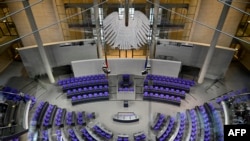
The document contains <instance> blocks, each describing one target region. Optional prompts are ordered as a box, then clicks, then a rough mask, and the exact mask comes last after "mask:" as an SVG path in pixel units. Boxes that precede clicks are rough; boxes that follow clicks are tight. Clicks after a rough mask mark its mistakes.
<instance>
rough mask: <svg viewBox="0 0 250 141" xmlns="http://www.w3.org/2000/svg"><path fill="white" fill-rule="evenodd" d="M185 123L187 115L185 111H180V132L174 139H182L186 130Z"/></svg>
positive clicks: (179, 140)
mask: <svg viewBox="0 0 250 141" xmlns="http://www.w3.org/2000/svg"><path fill="white" fill-rule="evenodd" d="M185 124H186V115H185V114H184V113H180V125H179V130H178V133H177V135H176V137H175V139H174V141H181V140H182V138H183V134H184V130H185Z"/></svg>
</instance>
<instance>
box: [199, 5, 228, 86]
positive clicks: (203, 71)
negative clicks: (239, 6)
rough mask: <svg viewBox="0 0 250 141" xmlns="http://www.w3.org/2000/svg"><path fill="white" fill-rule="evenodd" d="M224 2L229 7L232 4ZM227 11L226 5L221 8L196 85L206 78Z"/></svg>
mask: <svg viewBox="0 0 250 141" xmlns="http://www.w3.org/2000/svg"><path fill="white" fill-rule="evenodd" d="M225 2H226V3H228V4H229V5H231V3H232V1H231V0H227V1H225ZM229 9H230V7H229V6H228V5H224V6H223V9H222V11H221V15H220V18H219V21H218V23H217V27H216V30H215V32H214V36H213V38H212V41H211V43H210V47H209V50H208V53H207V56H206V58H205V61H204V63H203V65H202V68H201V71H200V75H199V78H198V83H203V81H204V78H205V76H206V73H207V70H208V67H209V64H210V62H211V60H212V57H213V55H214V49H215V47H216V44H217V41H218V39H219V36H220V32H219V31H221V30H222V28H223V24H224V22H225V20H226V17H227V14H228V11H229Z"/></svg>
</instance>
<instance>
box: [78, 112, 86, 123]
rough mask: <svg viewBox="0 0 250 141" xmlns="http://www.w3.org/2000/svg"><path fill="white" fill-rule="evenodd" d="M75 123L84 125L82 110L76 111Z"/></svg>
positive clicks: (84, 119)
mask: <svg viewBox="0 0 250 141" xmlns="http://www.w3.org/2000/svg"><path fill="white" fill-rule="evenodd" d="M77 124H78V125H82V126H85V125H86V115H85V112H84V111H83V112H78V113H77Z"/></svg>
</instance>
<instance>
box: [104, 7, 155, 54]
mask: <svg viewBox="0 0 250 141" xmlns="http://www.w3.org/2000/svg"><path fill="white" fill-rule="evenodd" d="M103 31H104V39H105V42H106V43H107V44H109V45H110V46H111V47H112V48H119V49H122V50H129V49H138V48H139V47H141V46H143V45H145V44H146V43H147V42H148V34H149V31H150V22H149V20H148V18H147V17H146V16H145V15H144V14H143V13H142V12H140V11H135V12H134V18H133V19H132V18H130V19H129V22H128V26H125V18H122V19H119V15H118V12H113V13H111V14H109V15H108V16H107V17H106V18H105V19H104V20H103Z"/></svg>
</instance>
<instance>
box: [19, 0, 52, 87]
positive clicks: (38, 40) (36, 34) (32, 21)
mask: <svg viewBox="0 0 250 141" xmlns="http://www.w3.org/2000/svg"><path fill="white" fill-rule="evenodd" d="M22 3H23V6H24V7H27V8H26V9H25V12H26V15H27V17H28V20H29V24H30V26H31V29H32V31H33V32H34V34H33V35H34V37H35V40H36V43H37V46H38V51H39V53H40V55H41V58H42V62H43V65H44V68H45V70H46V73H47V75H48V77H49V80H50V82H51V83H55V79H54V76H53V74H52V70H51V67H50V64H49V61H48V57H47V55H46V52H45V50H44V47H43V42H42V39H41V36H40V34H39V31H38V28H37V25H36V22H35V18H34V16H33V13H32V10H31V7H29V5H30V3H29V0H24V1H22ZM33 67H35V66H33Z"/></svg>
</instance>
